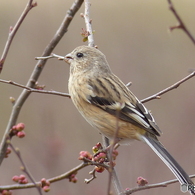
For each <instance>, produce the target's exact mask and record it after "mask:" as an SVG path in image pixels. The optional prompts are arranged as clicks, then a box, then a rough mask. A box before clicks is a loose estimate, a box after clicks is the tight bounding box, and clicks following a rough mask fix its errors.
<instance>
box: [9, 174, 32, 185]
mask: <svg viewBox="0 0 195 195" xmlns="http://www.w3.org/2000/svg"><path fill="white" fill-rule="evenodd" d="M12 180H13V181H15V182H16V183H19V184H27V183H28V179H27V178H26V176H25V175H20V176H17V175H15V176H13V177H12Z"/></svg>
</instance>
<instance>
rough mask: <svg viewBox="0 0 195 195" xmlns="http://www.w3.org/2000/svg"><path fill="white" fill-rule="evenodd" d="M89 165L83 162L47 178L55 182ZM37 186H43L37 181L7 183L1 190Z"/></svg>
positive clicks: (0, 187)
mask: <svg viewBox="0 0 195 195" xmlns="http://www.w3.org/2000/svg"><path fill="white" fill-rule="evenodd" d="M86 166H89V164H88V163H86V162H83V163H81V164H80V165H78V166H76V167H74V168H73V169H71V170H70V171H68V172H66V173H64V174H61V175H59V176H57V177H53V178H50V179H47V180H48V181H49V182H50V183H54V182H57V181H60V180H63V179H68V178H69V177H70V175H72V174H73V173H76V172H78V171H79V170H81V169H83V168H84V167H86ZM36 186H41V182H36V183H35V184H34V183H27V184H14V185H6V186H0V190H16V189H26V188H34V187H36Z"/></svg>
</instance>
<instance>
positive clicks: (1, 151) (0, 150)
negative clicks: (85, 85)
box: [0, 0, 83, 164]
mask: <svg viewBox="0 0 195 195" xmlns="http://www.w3.org/2000/svg"><path fill="white" fill-rule="evenodd" d="M82 3H83V0H75V2H74V3H73V4H72V6H71V8H70V9H69V10H68V12H67V14H66V16H65V18H64V20H63V21H62V24H61V26H60V27H59V29H58V30H57V32H56V34H55V35H54V37H53V38H52V40H51V41H50V43H49V44H48V45H47V47H46V48H45V50H44V52H43V54H42V56H49V55H50V54H51V52H52V51H53V49H54V48H55V47H56V45H57V44H58V43H59V41H60V40H61V38H62V37H63V35H64V34H65V33H66V32H67V30H68V27H69V25H70V23H71V21H72V19H73V17H74V15H75V14H76V12H77V11H78V9H79V8H80V7H81V5H82ZM46 62H47V60H39V61H38V62H37V64H36V66H35V68H34V70H33V72H32V75H31V76H30V79H29V80H28V83H27V85H26V86H27V87H30V88H34V86H35V84H36V82H37V80H38V78H39V76H40V75H41V72H42V70H43V68H44V65H45V63H46ZM30 93H31V92H30V91H29V90H26V89H24V90H23V91H22V93H21V94H20V96H19V98H18V99H17V100H16V102H15V104H14V106H13V109H12V112H11V116H10V119H9V122H8V125H7V128H6V131H5V133H4V136H3V139H2V141H1V147H0V164H1V163H2V161H3V159H4V157H5V154H6V149H7V146H8V145H7V143H6V140H7V138H10V139H11V137H10V135H9V130H10V129H11V128H12V126H13V125H15V124H16V121H17V118H18V116H19V113H20V110H21V108H22V106H23V104H24V102H25V100H26V99H27V98H28V96H29V95H30Z"/></svg>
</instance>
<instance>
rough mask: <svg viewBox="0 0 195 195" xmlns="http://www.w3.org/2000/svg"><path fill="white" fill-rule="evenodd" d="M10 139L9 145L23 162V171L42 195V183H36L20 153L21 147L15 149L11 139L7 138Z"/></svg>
mask: <svg viewBox="0 0 195 195" xmlns="http://www.w3.org/2000/svg"><path fill="white" fill-rule="evenodd" d="M7 141H8V144H9V146H10V147H11V149H12V151H14V152H15V154H16V155H17V156H18V159H19V160H20V162H21V164H22V167H21V169H22V171H24V173H26V175H27V176H28V178H29V179H30V180H31V181H32V182H33V184H34V185H35V187H36V188H37V190H38V192H39V194H40V195H42V191H41V188H40V185H36V182H35V179H34V178H33V176H32V175H31V173H30V171H29V170H28V168H27V166H26V164H25V163H24V161H23V159H22V156H21V154H20V151H19V149H15V148H14V147H13V145H12V144H11V142H10V140H7Z"/></svg>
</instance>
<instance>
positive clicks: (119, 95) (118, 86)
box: [86, 76, 161, 136]
mask: <svg viewBox="0 0 195 195" xmlns="http://www.w3.org/2000/svg"><path fill="white" fill-rule="evenodd" d="M88 94H89V95H88V96H87V97H86V98H87V101H88V102H89V103H90V104H93V105H95V106H98V107H99V108H101V109H102V110H104V111H106V112H108V113H110V114H112V115H114V116H117V117H118V118H119V119H121V120H124V121H127V122H130V123H132V124H134V125H136V126H139V127H141V128H143V129H145V130H147V131H148V132H150V133H152V134H155V135H157V136H159V135H160V133H161V131H160V129H159V128H158V126H157V124H156V123H155V121H154V118H153V117H152V115H151V114H150V112H149V111H148V110H147V109H146V108H145V106H144V105H143V104H142V103H141V102H140V101H139V100H138V99H137V98H136V97H135V96H134V94H132V93H131V92H130V90H129V89H128V88H127V87H126V86H125V85H124V84H123V83H122V81H120V80H119V79H118V77H116V76H113V78H104V77H103V78H102V77H101V78H96V79H91V80H90V82H88Z"/></svg>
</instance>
